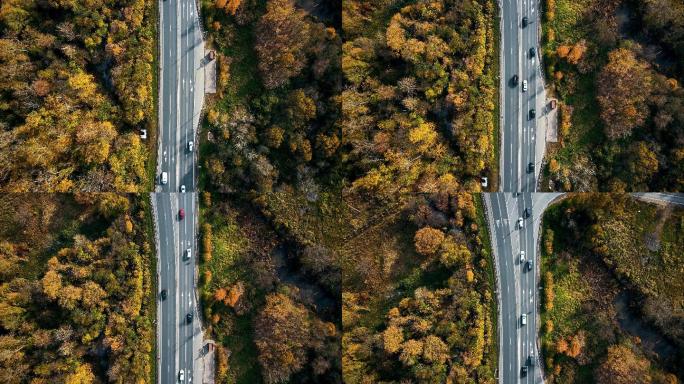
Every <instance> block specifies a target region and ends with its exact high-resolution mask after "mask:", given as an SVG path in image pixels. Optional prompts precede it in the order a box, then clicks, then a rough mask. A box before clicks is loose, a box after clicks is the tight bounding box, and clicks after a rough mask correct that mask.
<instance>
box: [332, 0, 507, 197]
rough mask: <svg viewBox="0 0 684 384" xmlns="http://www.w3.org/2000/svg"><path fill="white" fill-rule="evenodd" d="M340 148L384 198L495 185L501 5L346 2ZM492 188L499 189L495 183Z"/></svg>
mask: <svg viewBox="0 0 684 384" xmlns="http://www.w3.org/2000/svg"><path fill="white" fill-rule="evenodd" d="M342 6H343V10H342V20H343V28H344V33H345V41H344V43H343V46H342V70H343V72H344V78H345V84H346V85H347V86H346V87H345V90H344V91H343V92H342V94H341V95H340V98H341V100H342V110H343V116H342V118H341V121H340V124H341V127H340V128H341V130H342V136H343V143H344V144H345V145H346V148H347V149H348V151H349V154H348V158H349V160H350V161H351V162H352V163H353V167H352V170H353V172H352V173H350V174H352V175H357V174H358V175H359V177H355V179H354V180H353V184H354V186H355V187H356V188H359V189H364V190H367V191H369V192H371V193H373V194H375V195H377V196H379V197H382V196H386V195H389V194H394V193H414V192H426V191H429V190H430V189H431V188H433V186H434V185H435V184H438V183H440V181H439V180H440V178H443V177H453V178H455V179H456V181H457V182H458V183H459V184H460V185H462V186H463V187H464V189H465V190H468V191H479V190H480V178H481V177H482V176H486V177H488V178H489V180H492V181H493V182H494V184H496V183H495V181H496V180H497V179H498V166H497V164H498V159H497V156H496V151H495V147H498V144H497V142H498V139H497V135H496V127H497V121H498V118H497V113H496V112H495V109H496V106H495V103H496V101H497V100H498V88H497V85H496V83H497V80H496V78H497V76H498V72H497V70H498V69H497V63H496V59H497V55H498V53H497V46H496V42H495V36H498V34H497V33H496V30H495V28H494V22H495V20H496V19H497V18H498V15H497V7H496V2H494V1H489V0H446V1H428V0H421V1H415V2H408V1H402V2H399V1H397V2H395V1H378V2H373V3H372V4H369V3H368V2H364V1H357V0H350V1H344V2H343V5H342ZM491 188H493V190H496V188H497V186H496V185H491Z"/></svg>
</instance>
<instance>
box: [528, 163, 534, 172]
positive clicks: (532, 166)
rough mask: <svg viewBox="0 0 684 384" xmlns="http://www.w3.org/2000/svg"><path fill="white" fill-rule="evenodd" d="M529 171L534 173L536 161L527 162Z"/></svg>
mask: <svg viewBox="0 0 684 384" xmlns="http://www.w3.org/2000/svg"><path fill="white" fill-rule="evenodd" d="M527 173H534V163H529V164H527Z"/></svg>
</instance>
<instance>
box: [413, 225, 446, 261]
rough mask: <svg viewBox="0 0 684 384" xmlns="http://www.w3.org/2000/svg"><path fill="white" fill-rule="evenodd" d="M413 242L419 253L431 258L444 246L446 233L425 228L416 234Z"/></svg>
mask: <svg viewBox="0 0 684 384" xmlns="http://www.w3.org/2000/svg"><path fill="white" fill-rule="evenodd" d="M413 241H414V245H415V247H416V251H417V252H418V253H420V254H421V255H424V256H431V255H433V254H434V253H435V252H437V250H438V249H439V247H440V245H442V242H443V241H444V232H442V231H440V230H439V229H434V228H430V227H424V228H421V229H419V230H418V231H417V232H416V234H415V236H414V238H413Z"/></svg>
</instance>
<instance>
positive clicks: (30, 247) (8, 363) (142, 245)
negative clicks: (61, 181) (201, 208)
mask: <svg viewBox="0 0 684 384" xmlns="http://www.w3.org/2000/svg"><path fill="white" fill-rule="evenodd" d="M147 199H148V197H147V196H143V195H116V194H109V193H79V194H73V195H72V194H38V193H31V194H3V195H2V196H1V197H0V208H1V209H0V212H2V213H1V214H0V381H2V382H3V383H8V384H10V383H17V384H19V383H33V384H47V383H65V384H87V383H104V382H108V383H120V384H129V383H136V384H143V383H152V382H154V379H153V378H154V370H155V369H154V365H155V361H156V359H155V351H154V345H155V327H154V319H155V301H156V294H155V292H156V289H155V288H154V286H155V279H154V273H153V271H154V270H155V264H154V263H155V255H154V247H153V244H151V243H150V239H151V238H152V233H151V231H152V218H151V216H150V214H151V212H150V209H149V200H147Z"/></svg>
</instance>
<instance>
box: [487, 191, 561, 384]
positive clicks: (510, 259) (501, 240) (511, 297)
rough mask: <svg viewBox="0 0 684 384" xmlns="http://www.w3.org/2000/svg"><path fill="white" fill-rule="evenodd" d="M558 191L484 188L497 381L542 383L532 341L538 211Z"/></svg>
mask: <svg viewBox="0 0 684 384" xmlns="http://www.w3.org/2000/svg"><path fill="white" fill-rule="evenodd" d="M559 196H560V194H557V193H485V194H483V197H484V201H485V206H486V209H487V220H488V223H489V228H490V233H491V234H492V236H491V237H492V251H493V252H494V260H495V267H496V275H497V276H496V277H497V299H498V301H499V382H500V383H526V384H532V383H543V377H542V372H541V369H539V365H540V361H539V358H538V357H539V353H538V346H537V323H538V317H539V308H538V304H539V300H538V294H537V293H538V287H537V282H538V281H539V280H538V275H537V274H538V268H537V266H538V261H539V257H538V256H537V253H538V252H537V249H538V244H539V241H538V240H539V230H540V219H541V216H542V214H543V213H544V210H545V209H546V207H547V206H548V205H549V204H550V203H551V202H553V201H554V200H555V199H557V198H558V197H559ZM526 210H527V213H525V211H526ZM521 223H522V225H521ZM521 255H524V256H521ZM523 317H524V318H525V319H524V320H523ZM523 367H525V368H523ZM524 370H526V372H525V371H524Z"/></svg>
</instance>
